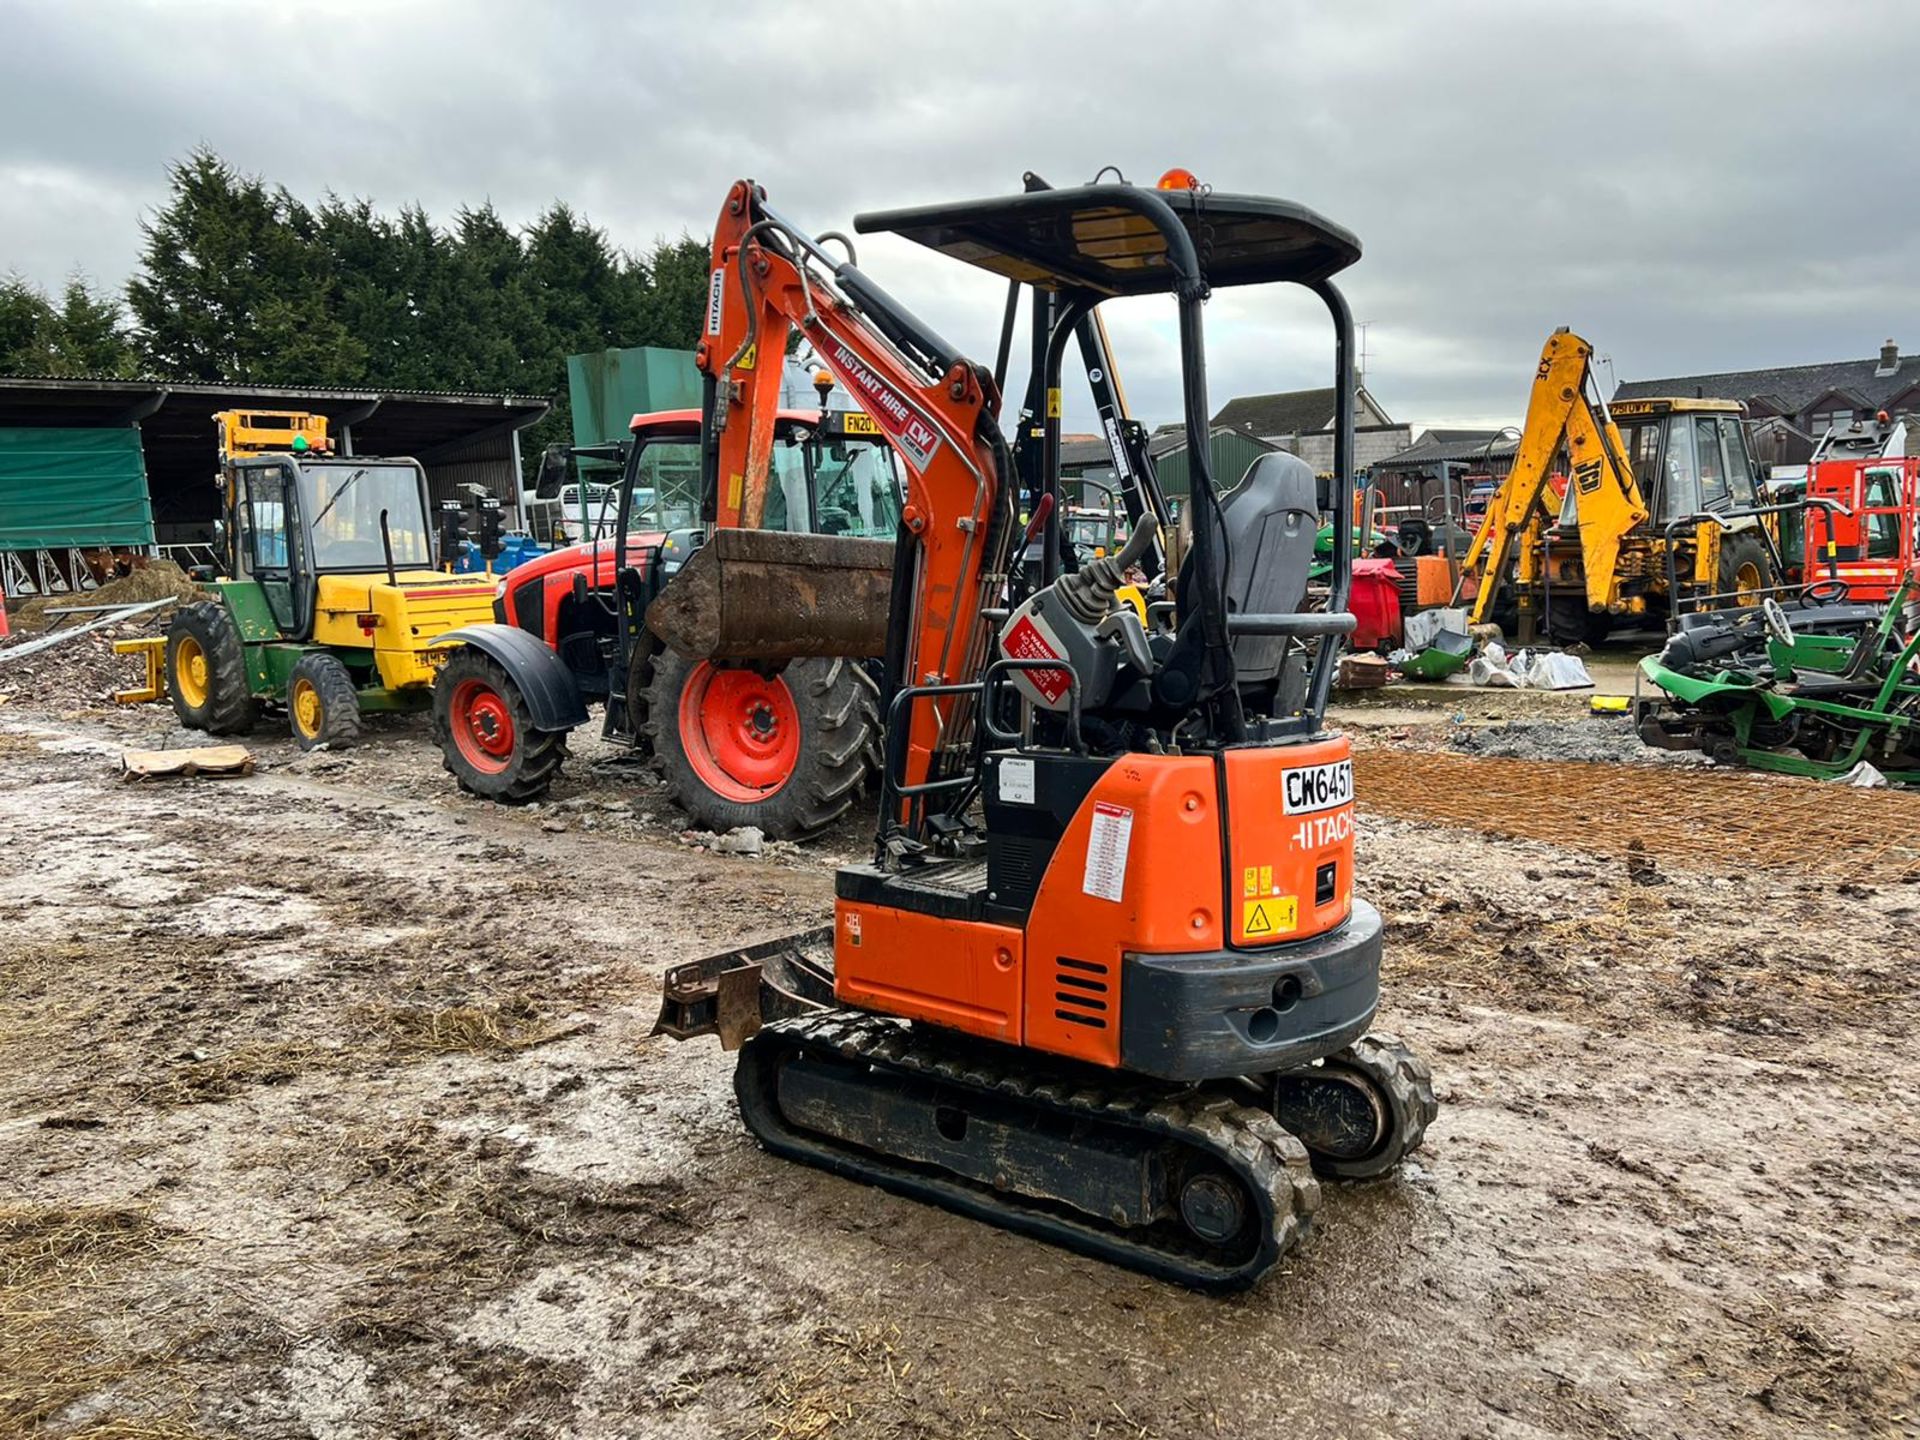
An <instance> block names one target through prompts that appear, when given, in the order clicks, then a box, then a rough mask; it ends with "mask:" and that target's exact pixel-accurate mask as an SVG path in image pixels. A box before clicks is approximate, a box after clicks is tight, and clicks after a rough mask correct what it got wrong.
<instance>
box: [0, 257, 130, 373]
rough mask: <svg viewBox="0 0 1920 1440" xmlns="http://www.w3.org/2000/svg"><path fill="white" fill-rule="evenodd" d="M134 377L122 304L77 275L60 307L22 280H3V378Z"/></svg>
mask: <svg viewBox="0 0 1920 1440" xmlns="http://www.w3.org/2000/svg"><path fill="white" fill-rule="evenodd" d="M134 372H135V364H134V354H133V346H132V344H131V343H130V342H129V340H128V338H127V334H126V329H125V324H124V315H123V313H122V311H121V309H120V304H119V302H118V301H117V300H114V299H113V298H112V297H111V296H103V295H97V294H95V293H94V291H93V289H92V287H91V286H89V285H88V284H87V282H86V281H85V280H84V279H82V278H81V277H80V276H78V275H76V276H74V277H72V278H71V279H69V280H68V281H67V286H66V289H65V290H64V291H63V292H62V293H61V298H60V304H59V306H58V307H55V305H54V304H53V302H52V301H51V300H49V299H48V298H47V296H46V295H45V294H44V293H42V292H41V290H40V289H39V288H38V287H36V286H34V285H31V284H29V283H28V282H27V281H26V280H25V279H23V278H22V277H21V276H19V275H9V276H8V277H7V278H6V279H5V280H4V281H0V374H5V375H58V376H68V377H71V376H82V375H92V376H99V377H104V378H109V379H119V378H124V377H126V376H129V375H132V374H133V373H134Z"/></svg>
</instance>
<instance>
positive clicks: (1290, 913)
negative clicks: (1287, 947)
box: [1240, 895, 1300, 940]
mask: <svg viewBox="0 0 1920 1440" xmlns="http://www.w3.org/2000/svg"><path fill="white" fill-rule="evenodd" d="M1299 912H1300V902H1299V901H1298V900H1297V899H1296V898H1295V897H1294V896H1292V895H1268V896H1266V897H1264V898H1262V899H1259V900H1244V901H1242V902H1241V904H1240V934H1241V937H1242V938H1243V939H1247V940H1257V939H1258V938H1259V937H1260V936H1262V935H1291V934H1292V933H1293V932H1294V931H1295V930H1297V929H1298V928H1299V926H1300V914H1299Z"/></svg>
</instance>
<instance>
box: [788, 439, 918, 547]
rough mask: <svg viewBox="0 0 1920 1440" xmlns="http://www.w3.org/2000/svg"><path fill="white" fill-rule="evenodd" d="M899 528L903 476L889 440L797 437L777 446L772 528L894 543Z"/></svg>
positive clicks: (798, 532)
mask: <svg viewBox="0 0 1920 1440" xmlns="http://www.w3.org/2000/svg"><path fill="white" fill-rule="evenodd" d="M809 511H811V513H809ZM899 524H900V475H899V471H898V470H897V469H896V468H895V462H894V457H893V449H892V447H891V446H889V445H888V444H886V443H885V442H884V441H881V440H864V439H853V438H841V437H823V436H821V435H819V434H814V433H806V432H796V434H794V435H793V436H790V437H786V438H783V439H782V440H780V441H779V442H778V443H777V444H775V446H774V447H773V484H772V485H770V486H769V487H768V488H767V512H766V522H765V525H766V528H767V529H769V530H785V531H788V532H790V533H793V534H803V533H812V534H817V535H852V536H856V537H860V538H871V539H879V540H891V539H893V536H894V531H895V530H896V529H897V528H898V526H899Z"/></svg>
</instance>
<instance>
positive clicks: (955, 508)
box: [695, 180, 1013, 784]
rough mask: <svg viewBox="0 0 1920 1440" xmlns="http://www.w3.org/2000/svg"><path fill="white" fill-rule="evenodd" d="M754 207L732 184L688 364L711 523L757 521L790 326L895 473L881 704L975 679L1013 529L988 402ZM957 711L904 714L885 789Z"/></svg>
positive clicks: (903, 325) (959, 716) (856, 283)
mask: <svg viewBox="0 0 1920 1440" xmlns="http://www.w3.org/2000/svg"><path fill="white" fill-rule="evenodd" d="M765 202H766V197H765V193H764V192H763V191H762V190H761V189H760V188H759V187H758V186H756V185H755V184H754V183H753V182H752V181H750V180H742V181H739V182H737V183H736V184H735V185H734V186H733V188H732V190H731V191H730V192H729V193H728V195H727V200H726V203H725V205H723V206H722V207H721V210H720V218H719V221H718V223H717V224H716V225H715V227H714V235H713V254H712V266H713V268H712V274H711V276H710V279H709V286H710V288H709V290H708V295H707V315H706V333H705V335H704V336H703V337H702V339H701V341H700V343H699V345H698V347H697V348H696V351H695V361H696V363H697V364H698V365H699V368H700V371H701V373H702V374H703V375H704V376H706V377H707V380H708V382H709V385H708V395H707V399H706V402H705V404H706V406H707V409H708V423H707V424H706V425H705V427H704V436H703V441H704V450H703V456H702V464H703V468H704V472H705V473H704V475H703V480H704V481H705V484H706V486H707V495H708V502H707V503H708V504H709V506H710V507H711V515H712V523H714V524H715V525H718V526H720V527H730V526H744V527H749V528H751V527H757V526H759V525H760V524H761V523H762V521H763V519H764V516H765V510H766V499H767V495H766V491H767V486H768V485H769V484H770V483H771V479H770V477H771V475H772V473H773V470H772V465H771V463H770V462H771V459H772V448H773V441H774V421H775V418H776V415H777V413H778V411H779V408H780V382H781V370H782V367H783V361H784V357H785V355H786V350H787V339H788V336H789V334H790V333H791V331H792V330H793V328H794V327H796V326H797V327H799V329H800V332H801V334H802V335H803V337H804V338H805V339H806V341H807V342H808V344H809V345H810V346H811V347H812V349H813V351H814V353H815V354H816V355H818V356H819V358H820V361H821V363H822V364H824V365H825V366H826V367H827V369H828V370H830V371H832V373H833V375H834V378H835V379H836V380H838V381H839V383H840V384H841V385H843V386H845V387H846V389H847V392H848V393H849V394H851V395H852V396H853V397H854V398H855V399H856V400H857V401H858V402H859V404H860V406H861V408H862V409H864V410H865V411H866V412H867V413H868V414H869V415H871V416H872V417H873V419H874V421H875V422H876V423H877V424H878V425H879V426H880V427H881V429H882V430H883V431H885V432H886V435H887V438H888V440H889V441H890V442H891V444H892V445H893V448H894V449H895V450H896V451H897V452H898V454H899V455H900V458H901V460H902V461H903V462H904V463H905V466H906V470H907V477H908V484H907V496H906V504H905V506H904V507H903V509H902V513H901V523H900V535H899V541H898V546H897V549H896V553H895V560H894V572H893V573H894V599H893V620H892V622H891V623H890V624H889V627H888V638H887V647H888V648H887V690H888V697H887V698H888V699H889V700H890V699H891V695H892V693H893V692H894V691H896V690H897V689H899V688H900V687H902V686H906V685H925V684H964V683H968V682H971V681H974V680H977V679H978V678H979V676H980V674H981V671H982V669H983V667H984V664H985V659H986V653H987V648H988V644H989V641H990V639H991V633H990V631H991V627H990V626H989V625H988V624H987V623H986V622H985V620H984V619H983V617H982V614H981V612H982V610H983V609H985V608H986V607H988V606H989V605H991V604H997V603H999V598H1000V596H1001V594H1002V591H1003V589H1004V585H1005V580H1006V561H1007V553H1008V550H1009V547H1010V545H1011V541H1012V529H1013V497H1012V495H1011V494H1010V493H1009V489H1008V484H1007V480H1006V477H1007V476H1008V475H1009V474H1010V473H1011V465H1010V462H1009V459H1008V457H1007V454H1006V448H1005V442H1004V441H1003V440H1002V439H1001V436H1000V431H999V426H998V424H997V421H996V412H997V410H998V407H999V395H998V392H997V391H995V390H994V389H993V385H992V381H991V378H990V377H989V376H988V375H987V374H986V372H984V371H983V370H982V369H981V368H980V367H978V366H977V365H975V364H973V363H972V362H971V361H969V360H967V359H965V358H963V357H962V356H960V355H959V354H958V353H957V352H956V351H954V350H953V349H952V348H951V347H950V346H948V345H946V343H945V342H944V341H942V340H940V339H939V337H938V336H936V335H934V334H933V333H932V332H931V331H930V330H928V329H927V328H926V327H925V326H924V325H922V324H921V323H920V322H919V321H918V320H916V319H915V318H914V317H913V316H912V315H911V314H910V313H908V312H907V311H906V310H905V309H904V308H903V307H901V306H900V305H899V304H898V303H897V302H896V301H894V300H892V299H891V297H889V296H888V295H887V294H886V293H885V292H884V291H882V290H881V289H880V288H879V287H878V286H876V285H875V284H874V283H873V282H872V281H871V280H869V279H867V277H866V276H865V275H863V274H861V273H860V271H859V270H857V269H855V268H854V266H853V265H852V263H851V262H846V263H838V264H836V263H834V262H833V260H832V258H831V257H829V256H828V255H827V254H826V253H825V251H824V250H822V249H821V247H820V246H819V245H818V244H817V243H815V242H814V241H812V240H811V239H809V238H807V237H806V236H805V235H803V234H801V233H800V232H799V231H798V230H796V229H795V228H794V227H793V226H791V225H790V224H789V223H787V222H786V221H784V220H782V219H781V218H780V217H779V216H778V215H777V214H776V213H774V212H773V211H771V210H769V209H768V208H767V206H766V203H765ZM823 270H824V271H825V272H827V273H823ZM970 713H971V712H970V710H969V709H968V707H965V706H963V705H959V704H957V703H956V702H955V701H954V700H953V699H948V700H946V701H944V702H942V703H939V704H923V705H919V706H917V707H916V708H915V709H914V711H913V715H912V724H911V732H910V738H909V742H908V758H907V763H906V768H905V773H904V775H903V776H901V777H897V778H900V779H902V780H903V782H904V783H906V784H917V783H920V782H922V781H924V780H926V779H927V778H929V776H930V775H931V774H933V773H934V770H935V764H934V756H935V753H936V752H937V751H940V750H942V749H943V748H944V749H950V750H953V751H956V752H957V751H958V750H959V749H960V748H961V747H963V746H964V745H965V744H966V742H967V740H968V739H969V738H970V736H969V735H965V734H962V733H960V731H962V730H964V728H965V726H964V724H963V723H962V722H963V720H964V719H965V717H966V716H967V715H969V714H970Z"/></svg>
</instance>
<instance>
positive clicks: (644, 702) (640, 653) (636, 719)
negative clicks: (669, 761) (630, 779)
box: [627, 632, 663, 759]
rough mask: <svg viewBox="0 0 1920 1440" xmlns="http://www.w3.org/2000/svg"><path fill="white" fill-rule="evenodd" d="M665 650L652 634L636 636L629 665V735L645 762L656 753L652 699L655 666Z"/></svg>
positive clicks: (629, 741)
mask: <svg viewBox="0 0 1920 1440" xmlns="http://www.w3.org/2000/svg"><path fill="white" fill-rule="evenodd" d="M662 653H663V647H662V646H661V644H660V642H659V641H658V640H656V639H655V638H654V637H653V635H652V633H651V632H643V633H642V634H640V635H638V636H636V637H635V639H634V642H633V656H632V658H631V659H630V660H628V662H627V735H628V743H629V744H631V745H632V746H633V750H634V753H635V754H636V755H638V756H640V757H641V758H642V759H645V758H646V757H648V756H649V755H651V754H653V737H652V736H651V735H649V734H648V733H647V716H648V714H649V712H650V701H649V696H650V695H651V693H652V691H653V667H654V666H655V665H657V664H658V663H659V661H660V656H661V654H662Z"/></svg>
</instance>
